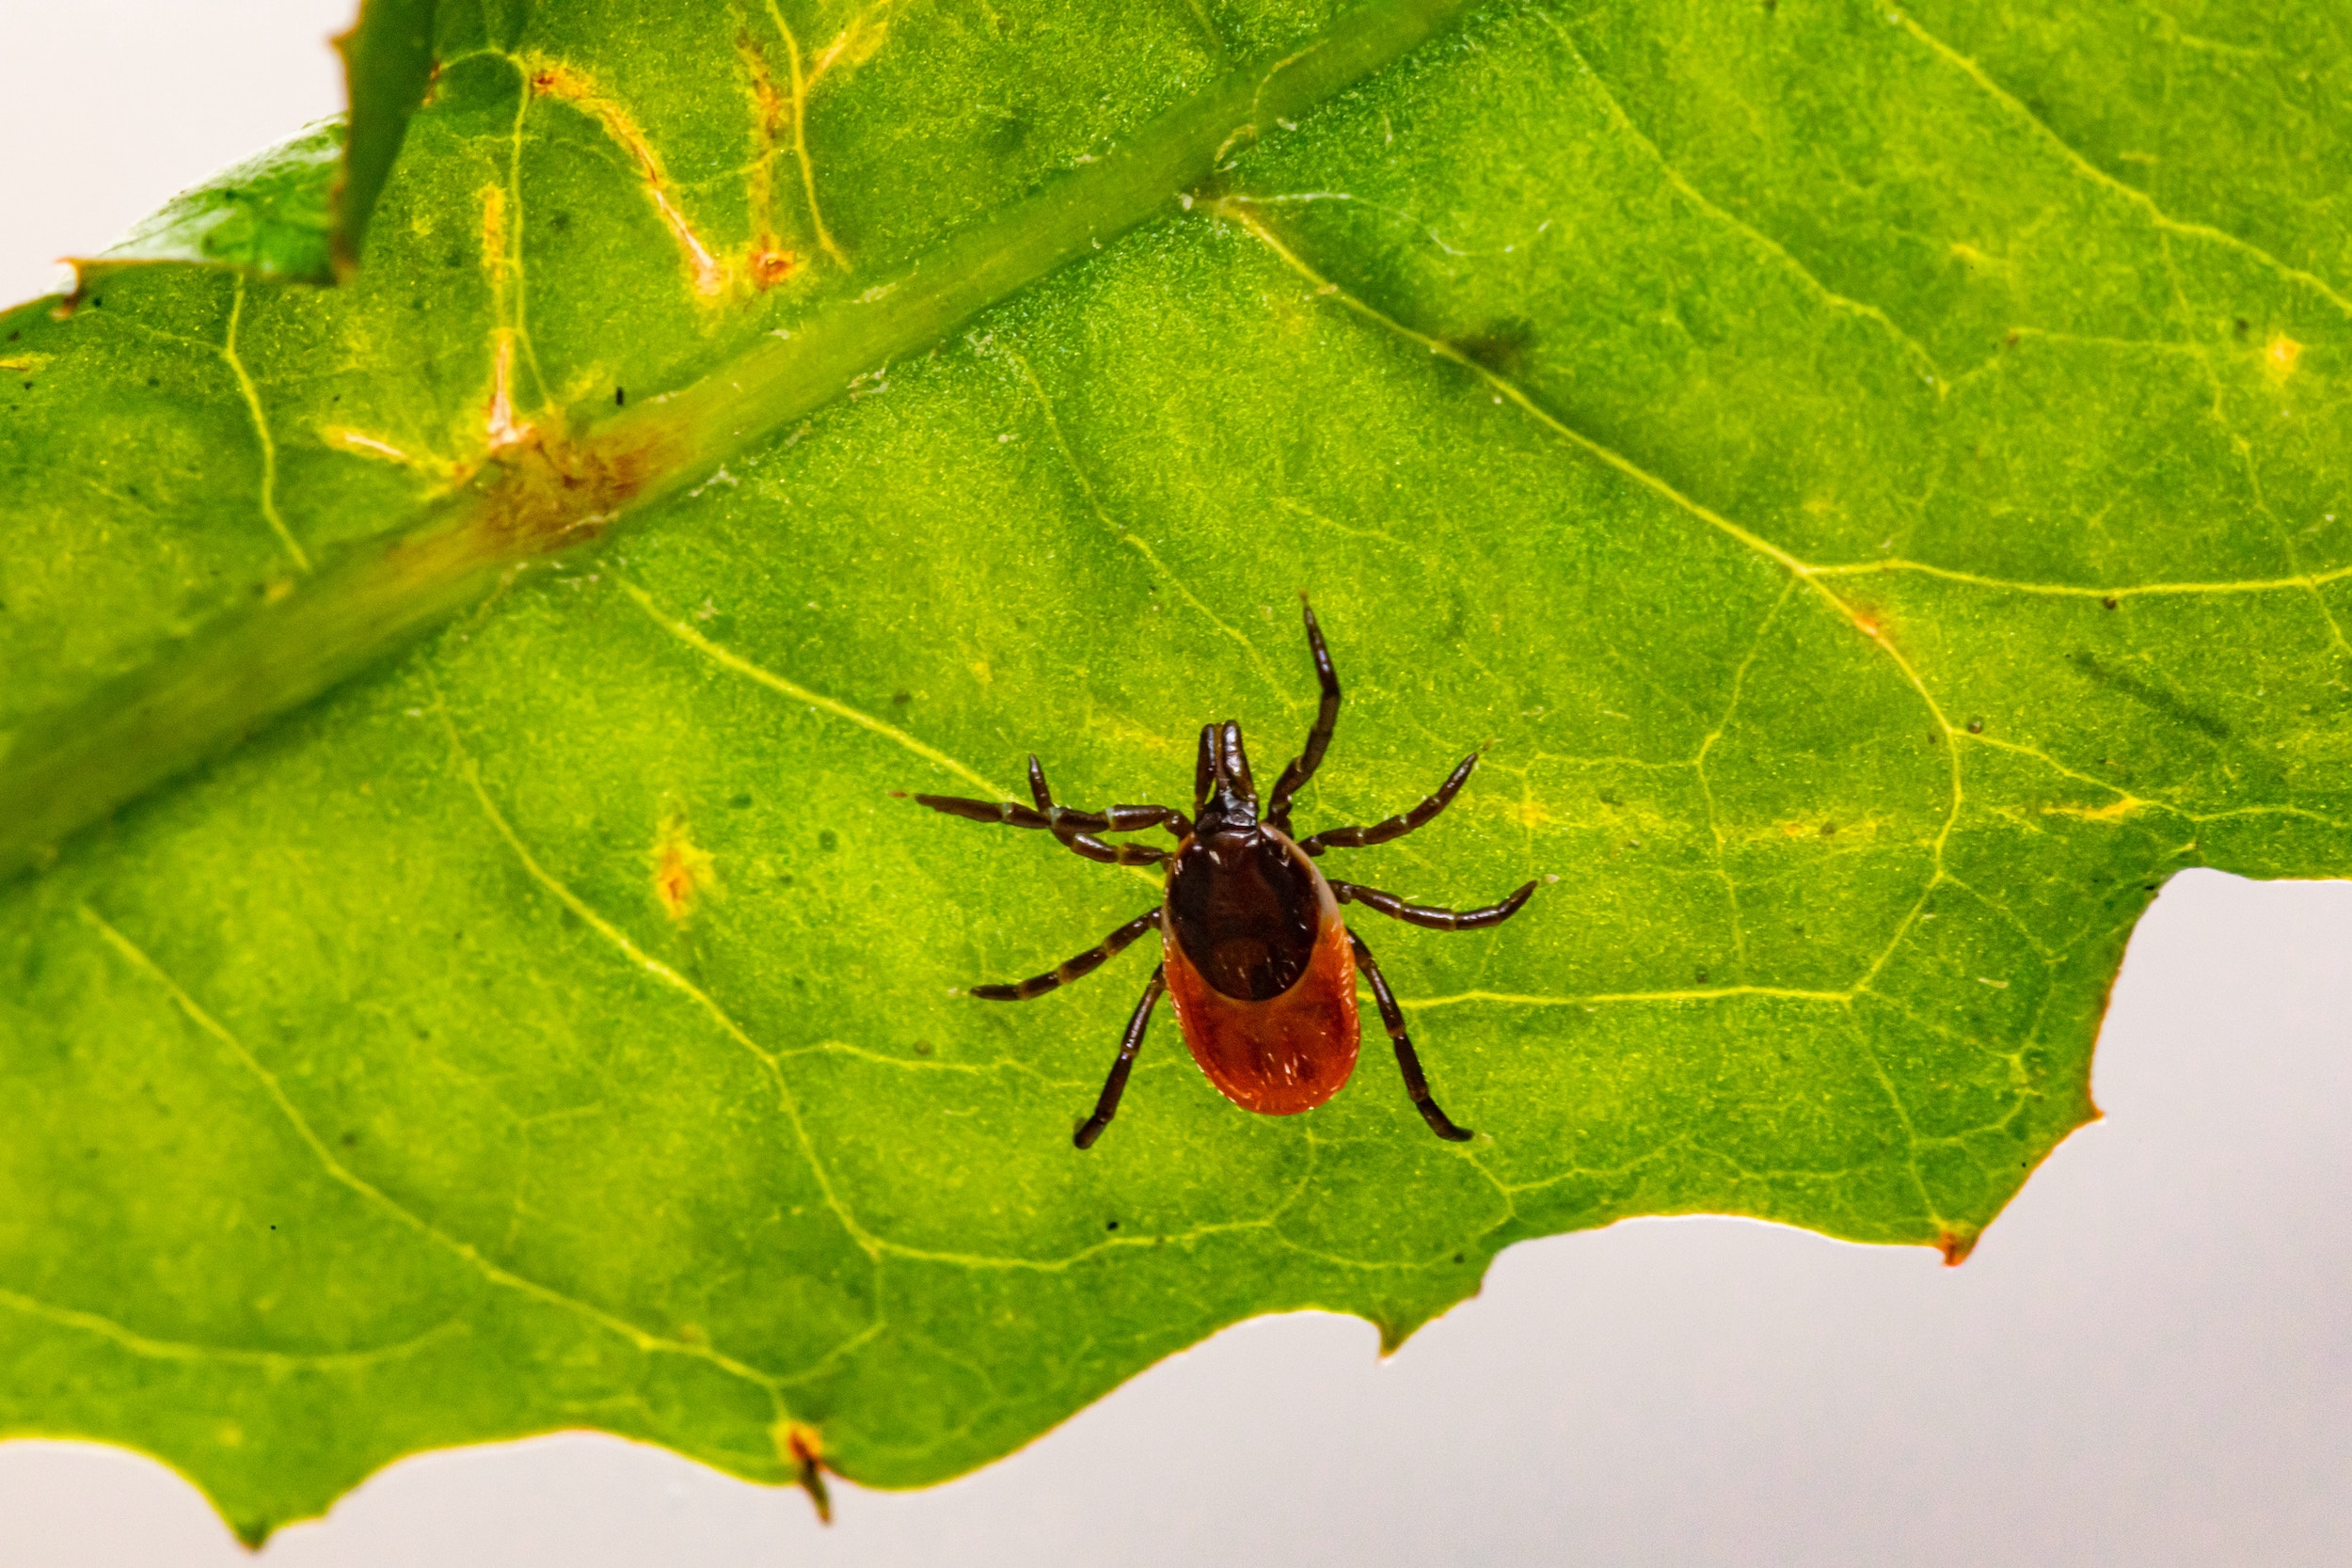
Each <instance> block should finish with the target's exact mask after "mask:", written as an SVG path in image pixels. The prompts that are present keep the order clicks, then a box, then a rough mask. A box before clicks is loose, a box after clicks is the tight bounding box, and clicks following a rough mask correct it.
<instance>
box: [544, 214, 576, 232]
mask: <svg viewBox="0 0 2352 1568" xmlns="http://www.w3.org/2000/svg"><path fill="white" fill-rule="evenodd" d="M548 228H549V229H552V230H555V231H556V232H557V233H559V234H568V233H570V232H571V231H572V214H569V213H558V214H555V215H554V216H553V217H551V218H549V219H548Z"/></svg>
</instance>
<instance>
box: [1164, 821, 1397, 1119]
mask: <svg viewBox="0 0 2352 1568" xmlns="http://www.w3.org/2000/svg"><path fill="white" fill-rule="evenodd" d="M1294 852H1295V851H1294ZM1315 891H1316V893H1317V895H1318V900H1317V901H1318V903H1319V905H1320V907H1321V919H1320V923H1319V925H1318V927H1317V929H1316V932H1315V945H1314V953H1313V956H1312V957H1311V958H1310V959H1309V960H1308V963H1307V968H1306V970H1305V972H1304V973H1302V974H1300V975H1299V976H1298V978H1297V980H1296V981H1295V982H1293V984H1292V985H1291V988H1290V989H1289V990H1285V991H1283V992H1281V993H1280V994H1279V995H1277V996H1270V997H1267V998H1266V999H1265V1000H1264V1001H1262V1002H1250V1001H1244V1000H1241V999H1239V998H1236V997H1232V996H1227V995H1226V994H1225V993H1223V992H1222V991H1219V990H1216V988H1215V987H1213V986H1211V985H1210V984H1209V983H1208V981H1206V980H1205V979H1203V978H1201V975H1200V970H1199V969H1198V968H1197V967H1195V966H1194V964H1193V962H1192V960H1191V959H1190V958H1187V957H1186V956H1185V954H1184V944H1183V943H1182V942H1179V941H1178V940H1177V937H1176V923H1175V922H1174V921H1173V920H1172V919H1163V920H1162V921H1161V928H1162V931H1163V933H1164V934H1163V936H1162V938H1161V948H1162V950H1163V954H1164V958H1165V961H1166V964H1167V974H1168V1001H1169V1002H1170V1003H1172V1004H1174V1006H1175V1008H1176V1022H1177V1025H1178V1027H1180V1028H1181V1029H1183V1031H1184V1044H1186V1045H1187V1046H1189V1047H1191V1049H1192V1059H1193V1060H1194V1061H1196V1062H1199V1063H1200V1070H1201V1071H1203V1072H1205V1073H1207V1074H1208V1075H1209V1082H1210V1083H1212V1084H1215V1085H1216V1086H1217V1089H1218V1091H1219V1092H1220V1093H1222V1094H1223V1095H1224V1096H1225V1098H1226V1099H1228V1100H1230V1101H1232V1102H1233V1103H1234V1104H1236V1105H1239V1106H1240V1107H1241V1108H1242V1109H1244V1110H1246V1111H1257V1112H1260V1113H1262V1114H1263V1115H1265V1116H1271V1117H1287V1116H1295V1115H1296V1114H1297V1113H1298V1112H1300V1111H1311V1110H1312V1109H1314V1108H1315V1107H1316V1106H1318V1105H1320V1104H1322V1103H1323V1102H1324V1101H1327V1100H1328V1099H1330V1098H1331V1097H1332V1096H1333V1095H1335V1094H1337V1093H1339V1092H1340V1089H1341V1086H1342V1085H1344V1084H1345V1083H1346V1082H1347V1079H1348V1074H1350V1073H1352V1072H1354V1071H1355V1070H1356V1052H1357V1045H1358V1040H1359V1030H1358V1024H1357V1019H1356V953H1355V949H1354V948H1353V947H1352V946H1351V945H1349V942H1348V937H1347V927H1346V926H1344V925H1343V924H1342V922H1341V920H1340V909H1339V901H1338V900H1337V899H1335V898H1333V897H1332V896H1331V890H1330V888H1329V887H1328V886H1327V885H1326V883H1325V882H1324V880H1323V878H1322V877H1321V876H1320V875H1319V874H1318V875H1317V876H1316V877H1315Z"/></svg>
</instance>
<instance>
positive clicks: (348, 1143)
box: [341, 1132, 359, 1148]
mask: <svg viewBox="0 0 2352 1568" xmlns="http://www.w3.org/2000/svg"><path fill="white" fill-rule="evenodd" d="M341 1141H342V1146H343V1147H344V1148H352V1147H353V1146H355V1145H356V1144H358V1141H359V1134H358V1133H357V1132H346V1133H344V1134H343V1135H342V1140H341Z"/></svg>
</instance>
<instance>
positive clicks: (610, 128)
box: [528, 58, 727, 299]
mask: <svg viewBox="0 0 2352 1568" xmlns="http://www.w3.org/2000/svg"><path fill="white" fill-rule="evenodd" d="M528 69H529V71H530V78H531V90H532V92H533V93H534V94H536V95H537V96H539V97H541V98H552V99H555V100H556V101H558V102H559V103H568V104H570V105H571V106H572V107H573V108H575V109H578V110H579V111H580V113H581V114H584V115H586V116H588V117H589V118H590V119H594V120H595V121H596V123H597V124H598V125H600V126H602V127H603V128H604V134H605V135H608V136H610V137H612V140H613V143H614V144H615V145H616V146H618V147H619V148H620V149H621V150H623V151H625V152H627V153H628V155H629V158H630V160H631V161H632V162H634V163H635V164H636V165H637V172H638V173H639V174H640V175H641V176H643V177H644V182H645V190H646V194H647V195H649V196H650V197H652V198H653V204H654V208H655V210H656V211H657V212H659V213H660V214H661V221H662V222H663V223H664V224H666V225H667V226H668V227H669V230H670V237H671V238H672V239H674V240H675V241H676V242H677V247H678V251H679V254H680V255H682V256H683V257H684V258H685V261H686V270H687V275H688V277H690V278H691V280H692V283H693V288H694V292H695V293H698V294H700V295H702V296H703V297H704V298H706V299H713V298H716V297H718V296H719V295H721V294H723V293H726V289H727V269H726V268H725V267H723V266H722V265H720V264H719V261H718V258H716V257H714V256H713V255H711V254H710V248H709V247H708V246H707V245H704V244H703V242H702V237H701V236H700V235H698V234H696V233H695V232H694V226H693V225H692V224H691V223H689V222H687V221H686V214H684V213H682V212H680V211H678V206H677V203H676V202H675V201H673V200H672V199H671V198H670V177H669V175H668V174H667V173H666V172H665V171H664V170H663V169H662V166H661V158H660V154H659V153H657V152H655V151H654V150H653V144H652V143H651V142H649V141H647V140H646V139H645V133H644V130H643V129H641V128H640V127H639V126H638V123H637V118H636V117H635V116H634V115H632V114H630V113H629V112H628V108H627V107H626V106H625V105H623V104H622V103H620V102H619V101H618V100H616V99H612V98H608V97H606V96H605V95H604V94H603V93H602V92H600V91H598V90H597V88H596V84H595V83H594V82H593V81H591V80H590V79H589V78H588V76H587V75H586V74H584V73H583V72H581V71H577V70H574V69H573V68H572V67H570V66H568V65H565V64H564V63H563V62H562V61H560V60H548V59H545V58H539V59H534V60H532V61H530V62H528Z"/></svg>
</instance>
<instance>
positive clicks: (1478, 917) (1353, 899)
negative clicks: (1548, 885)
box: [1331, 880, 1535, 931]
mask: <svg viewBox="0 0 2352 1568" xmlns="http://www.w3.org/2000/svg"><path fill="white" fill-rule="evenodd" d="M1534 891H1535V884H1534V882H1529V883H1528V884H1527V885H1526V886H1524V887H1522V888H1520V889H1519V890H1518V892H1517V893H1514V894H1513V895H1511V896H1510V897H1508V898H1505V899H1504V900H1503V901H1502V903H1500V904H1488V905H1487V906H1486V907H1485V908H1484V909H1477V910H1441V909H1438V907H1437V906H1435V905H1433V904H1408V903H1406V901H1405V900H1404V899H1402V898H1399V897H1398V896H1397V895H1395V894H1393V893H1383V892H1381V891H1380V890H1379V889H1378V888H1376V887H1365V886H1364V885H1363V884H1361V883H1360V882H1343V881H1337V880H1334V881H1333V882H1332V883H1331V896H1332V897H1334V898H1336V899H1338V900H1339V901H1340V902H1341V903H1343V904H1361V905H1363V906H1364V907H1365V908H1366V909H1373V910H1378V911H1380V912H1381V913H1382V914H1385V915H1387V916H1388V917H1389V918H1390V919H1391V920H1402V921H1403V922H1405V924H1406V925H1407V926H1423V927H1428V928H1429V929H1430V930H1432V931H1476V930H1483V929H1484V928H1486V927H1488V926H1500V925H1502V923H1503V922H1504V921H1506V920H1508V919H1510V918H1511V917H1512V916H1513V915H1515V914H1517V913H1518V912H1519V908H1520V906H1522V905H1524V904H1525V903H1526V902H1527V900H1528V897H1529V895H1532V894H1533V893H1534Z"/></svg>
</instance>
